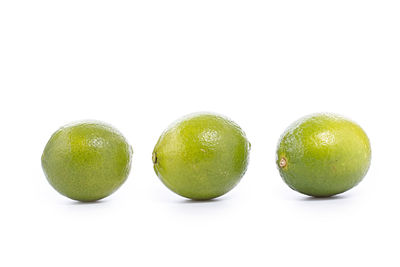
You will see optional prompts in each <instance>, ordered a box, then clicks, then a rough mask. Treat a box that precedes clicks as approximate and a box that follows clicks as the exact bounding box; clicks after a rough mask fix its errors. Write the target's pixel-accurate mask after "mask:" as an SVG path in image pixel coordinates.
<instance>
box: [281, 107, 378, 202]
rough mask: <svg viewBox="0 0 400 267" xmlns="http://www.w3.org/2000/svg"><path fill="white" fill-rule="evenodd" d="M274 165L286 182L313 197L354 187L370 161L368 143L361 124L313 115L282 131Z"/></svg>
mask: <svg viewBox="0 0 400 267" xmlns="http://www.w3.org/2000/svg"><path fill="white" fill-rule="evenodd" d="M276 157H277V159H276V164H277V166H278V169H279V173H280V175H281V176H282V178H283V180H284V181H285V182H286V184H287V185H288V186H289V187H291V188H292V189H294V190H296V191H298V192H300V193H303V194H306V195H309V196H314V197H329V196H333V195H336V194H340V193H342V192H345V191H347V190H349V189H351V188H353V187H354V186H356V185H357V184H358V183H359V182H360V181H361V180H362V179H363V178H364V176H365V175H366V174H367V172H368V169H369V166H370V163H371V147H370V142H369V139H368V137H367V135H366V134H365V132H364V131H363V129H361V127H360V126H358V125H357V124H356V123H354V122H352V121H350V120H348V119H345V118H343V117H341V116H339V115H335V114H326V113H320V114H313V115H310V116H307V117H304V118H301V119H300V120H298V121H296V122H294V123H293V124H292V125H291V126H289V127H288V129H286V131H285V132H284V133H283V134H282V136H281V138H280V141H279V144H278V149H277V154H276Z"/></svg>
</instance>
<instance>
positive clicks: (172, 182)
mask: <svg viewBox="0 0 400 267" xmlns="http://www.w3.org/2000/svg"><path fill="white" fill-rule="evenodd" d="M249 151H250V143H249V142H248V141H247V139H246V136H245V133H244V132H243V131H242V130H241V129H240V127H239V126H238V125H237V124H235V123H234V122H233V121H231V120H229V119H227V118H225V117H222V116H219V115H215V114H210V113H196V114H191V115H189V116H186V117H184V118H182V119H181V120H179V121H177V122H175V123H174V124H172V125H171V126H170V127H169V128H168V129H167V130H166V131H165V132H164V133H163V134H162V135H161V137H160V139H159V140H158V142H157V144H156V146H155V148H154V151H153V163H154V170H155V172H156V174H157V175H158V177H159V178H160V179H161V181H162V182H163V183H164V184H165V185H166V186H167V187H168V188H169V189H171V190H172V191H174V192H175V193H177V194H179V195H181V196H183V197H186V198H190V199H195V200H207V199H212V198H216V197H219V196H221V195H223V194H225V193H227V192H228V191H230V190H231V189H232V188H233V187H235V185H236V184H237V183H238V182H239V180H240V179H241V178H242V176H243V175H244V173H245V172H246V168H247V163H248V159H249Z"/></svg>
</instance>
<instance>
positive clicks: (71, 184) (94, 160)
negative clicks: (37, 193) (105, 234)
mask: <svg viewBox="0 0 400 267" xmlns="http://www.w3.org/2000/svg"><path fill="white" fill-rule="evenodd" d="M131 155H132V148H131V147H130V146H129V144H128V142H127V141H126V139H125V138H124V137H123V136H122V134H121V133H119V132H118V131H117V130H116V129H114V128H113V127H111V126H109V125H107V124H104V123H101V122H96V121H86V122H79V123H74V124H70V125H66V126H64V127H62V128H60V129H59V130H58V131H56V132H55V133H54V134H53V135H52V136H51V138H50V140H49V141H48V143H47V145H46V147H45V149H44V152H43V155H42V168H43V171H44V173H45V175H46V177H47V180H48V181H49V183H50V184H51V185H52V186H53V187H54V189H56V190H57V191H58V192H59V193H60V194H62V195H64V196H66V197H69V198H71V199H74V200H78V201H83V202H90V201H96V200H99V199H102V198H105V197H107V196H109V195H110V194H112V193H113V192H114V191H116V190H117V189H118V188H119V187H120V186H121V185H122V184H123V183H124V182H125V180H126V179H127V177H128V175H129V171H130V167H131Z"/></svg>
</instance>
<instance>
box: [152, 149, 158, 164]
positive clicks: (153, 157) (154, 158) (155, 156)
mask: <svg viewBox="0 0 400 267" xmlns="http://www.w3.org/2000/svg"><path fill="white" fill-rule="evenodd" d="M152 159H153V163H154V164H156V163H157V153H156V152H153V156H152Z"/></svg>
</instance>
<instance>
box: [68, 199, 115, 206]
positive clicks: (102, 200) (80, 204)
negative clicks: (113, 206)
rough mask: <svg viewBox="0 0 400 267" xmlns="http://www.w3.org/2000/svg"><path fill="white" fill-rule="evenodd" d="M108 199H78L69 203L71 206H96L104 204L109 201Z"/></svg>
mask: <svg viewBox="0 0 400 267" xmlns="http://www.w3.org/2000/svg"><path fill="white" fill-rule="evenodd" d="M107 202H108V201H107V200H106V199H99V200H96V201H90V202H89V201H88V202H82V201H78V200H73V201H72V202H71V201H70V202H68V205H71V206H96V205H100V204H101V205H104V203H107Z"/></svg>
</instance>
